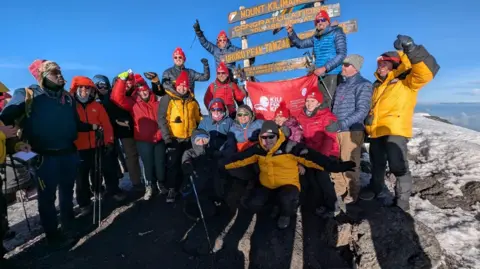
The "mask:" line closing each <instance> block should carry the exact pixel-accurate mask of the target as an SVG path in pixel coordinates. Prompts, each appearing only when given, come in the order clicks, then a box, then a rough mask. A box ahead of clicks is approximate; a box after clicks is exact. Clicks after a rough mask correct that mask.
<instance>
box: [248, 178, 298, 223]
mask: <svg viewBox="0 0 480 269" xmlns="http://www.w3.org/2000/svg"><path fill="white" fill-rule="evenodd" d="M299 197H300V191H299V189H298V188H297V187H296V186H294V185H284V186H281V187H279V188H276V189H269V188H266V187H264V186H262V185H261V184H258V185H257V186H256V187H255V188H254V189H253V190H252V193H251V197H250V199H249V201H248V202H247V207H248V208H249V209H250V210H251V211H252V212H254V213H258V212H259V211H260V210H262V209H263V208H264V206H265V204H266V203H267V202H268V201H269V200H270V199H274V203H275V204H276V205H278V207H279V208H280V216H288V217H291V216H293V215H295V213H296V210H297V207H298V204H299Z"/></svg>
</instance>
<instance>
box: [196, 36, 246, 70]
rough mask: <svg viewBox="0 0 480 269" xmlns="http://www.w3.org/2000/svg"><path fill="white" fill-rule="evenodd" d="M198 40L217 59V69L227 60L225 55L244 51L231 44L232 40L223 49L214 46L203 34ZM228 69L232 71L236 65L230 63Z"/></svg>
mask: <svg viewBox="0 0 480 269" xmlns="http://www.w3.org/2000/svg"><path fill="white" fill-rule="evenodd" d="M198 40H199V41H200V44H201V45H202V46H203V47H204V48H205V49H206V50H207V51H208V52H210V53H211V54H212V55H213V58H215V67H217V66H218V65H219V64H220V62H221V61H222V60H224V59H225V55H226V54H229V53H232V52H235V51H239V50H242V49H241V48H239V47H237V46H235V45H233V44H232V43H231V42H230V39H228V41H227V44H226V45H225V48H223V49H221V48H219V47H218V46H217V45H215V44H213V43H212V42H210V41H208V40H207V39H206V38H205V36H204V35H203V34H201V35H200V36H199V37H198ZM226 65H227V67H228V69H230V70H232V69H233V68H235V63H234V62H233V63H228V64H226Z"/></svg>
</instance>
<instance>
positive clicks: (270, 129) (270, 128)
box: [260, 120, 279, 136]
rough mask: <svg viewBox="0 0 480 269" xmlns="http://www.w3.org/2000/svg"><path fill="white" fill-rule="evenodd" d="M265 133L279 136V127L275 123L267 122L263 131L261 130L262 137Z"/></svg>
mask: <svg viewBox="0 0 480 269" xmlns="http://www.w3.org/2000/svg"><path fill="white" fill-rule="evenodd" d="M265 133H271V134H275V135H277V136H278V135H279V131H278V126H277V124H276V123H275V122H274V121H271V120H267V121H264V122H263V124H262V129H261V130H260V135H262V134H265Z"/></svg>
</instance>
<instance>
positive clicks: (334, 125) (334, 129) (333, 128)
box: [325, 120, 340, 133]
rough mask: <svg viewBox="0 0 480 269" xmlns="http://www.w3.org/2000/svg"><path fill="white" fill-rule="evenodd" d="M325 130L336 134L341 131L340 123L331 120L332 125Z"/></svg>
mask: <svg viewBox="0 0 480 269" xmlns="http://www.w3.org/2000/svg"><path fill="white" fill-rule="evenodd" d="M325 130H327V132H329V133H336V132H338V131H339V130H340V126H338V122H336V121H333V120H330V124H329V125H327V127H325Z"/></svg>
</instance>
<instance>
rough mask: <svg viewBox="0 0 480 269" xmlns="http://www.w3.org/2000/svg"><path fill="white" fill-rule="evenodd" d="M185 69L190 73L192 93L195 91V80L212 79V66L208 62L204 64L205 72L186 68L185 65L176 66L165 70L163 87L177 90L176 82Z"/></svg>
mask: <svg viewBox="0 0 480 269" xmlns="http://www.w3.org/2000/svg"><path fill="white" fill-rule="evenodd" d="M183 70H185V71H186V72H187V73H188V80H189V83H190V90H191V91H192V93H194V91H195V81H208V80H209V79H210V67H209V65H208V63H207V64H204V65H203V74H202V73H199V72H197V71H195V70H193V69H190V68H185V66H176V65H174V66H173V67H170V68H168V69H167V70H165V71H164V72H163V75H162V85H163V88H165V89H166V90H170V91H175V87H174V85H175V84H174V83H175V81H176V80H177V77H178V76H179V75H180V73H181V72H182V71H183Z"/></svg>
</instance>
